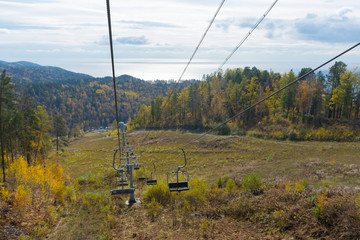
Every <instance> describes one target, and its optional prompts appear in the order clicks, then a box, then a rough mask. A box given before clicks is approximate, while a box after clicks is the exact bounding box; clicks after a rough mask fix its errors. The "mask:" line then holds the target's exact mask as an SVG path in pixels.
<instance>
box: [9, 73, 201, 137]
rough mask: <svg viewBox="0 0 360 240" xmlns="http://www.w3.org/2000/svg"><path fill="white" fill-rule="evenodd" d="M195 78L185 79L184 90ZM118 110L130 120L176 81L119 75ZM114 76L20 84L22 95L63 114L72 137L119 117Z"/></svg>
mask: <svg viewBox="0 0 360 240" xmlns="http://www.w3.org/2000/svg"><path fill="white" fill-rule="evenodd" d="M193 82H194V81H185V82H183V83H181V84H180V85H179V87H180V89H182V88H183V87H185V86H188V85H190V84H191V83H193ZM116 83H117V96H118V109H119V115H120V116H119V117H120V119H121V121H124V122H126V121H127V120H128V118H129V117H130V116H132V115H133V114H135V113H136V112H137V111H138V110H139V108H140V106H141V105H142V104H150V103H151V101H152V100H153V99H154V98H155V97H156V96H157V95H163V94H165V93H166V92H167V91H168V89H170V88H172V87H173V86H174V84H175V83H174V82H167V81H160V80H157V81H153V82H148V81H144V80H140V79H137V78H133V77H131V76H127V75H123V76H120V77H117V78H116ZM112 84H113V83H112V78H110V77H106V78H97V79H92V80H91V81H90V80H81V79H80V80H76V81H75V80H74V81H67V80H62V81H49V82H45V81H42V82H37V81H33V82H30V83H25V84H16V87H15V91H16V92H17V93H18V94H19V95H29V96H31V97H32V98H33V99H34V100H33V101H34V103H35V105H42V106H46V110H47V111H48V112H49V114H50V115H62V116H63V117H64V119H65V121H66V124H67V126H68V128H69V136H71V137H73V136H75V137H76V136H78V135H79V132H80V130H85V131H87V130H91V129H94V128H99V127H107V126H109V125H110V124H111V123H112V122H113V121H114V120H115V108H114V92H113V91H114V90H113V86H112Z"/></svg>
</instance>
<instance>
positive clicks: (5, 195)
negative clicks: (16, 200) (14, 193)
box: [0, 187, 10, 201]
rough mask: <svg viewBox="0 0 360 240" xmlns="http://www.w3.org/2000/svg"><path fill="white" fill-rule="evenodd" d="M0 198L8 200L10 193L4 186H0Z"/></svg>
mask: <svg viewBox="0 0 360 240" xmlns="http://www.w3.org/2000/svg"><path fill="white" fill-rule="evenodd" d="M0 199H2V200H4V201H8V200H10V193H9V191H7V190H6V189H5V188H4V187H1V188H0Z"/></svg>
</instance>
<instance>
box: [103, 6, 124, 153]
mask: <svg viewBox="0 0 360 240" xmlns="http://www.w3.org/2000/svg"><path fill="white" fill-rule="evenodd" d="M106 9H107V18H108V28H109V40H110V53H111V67H112V77H113V86H114V98H115V112H116V128H117V136H118V144H119V150H120V149H121V143H120V129H119V112H118V104H117V95H116V82H115V64H114V49H113V41H112V31H111V15H110V2H109V0H106ZM120 151H121V150H120ZM120 155H121V154H120Z"/></svg>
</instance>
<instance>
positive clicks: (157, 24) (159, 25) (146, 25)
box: [119, 20, 180, 29]
mask: <svg viewBox="0 0 360 240" xmlns="http://www.w3.org/2000/svg"><path fill="white" fill-rule="evenodd" d="M119 22H120V23H125V24H129V25H131V27H132V28H136V29H142V28H149V27H154V28H180V26H178V25H174V24H169V23H164V22H152V21H127V20H121V21H119Z"/></svg>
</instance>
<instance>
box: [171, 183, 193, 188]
mask: <svg viewBox="0 0 360 240" xmlns="http://www.w3.org/2000/svg"><path fill="white" fill-rule="evenodd" d="M168 185H169V188H170V189H173V188H188V182H169V183H168Z"/></svg>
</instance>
